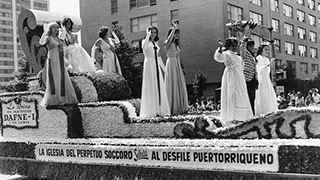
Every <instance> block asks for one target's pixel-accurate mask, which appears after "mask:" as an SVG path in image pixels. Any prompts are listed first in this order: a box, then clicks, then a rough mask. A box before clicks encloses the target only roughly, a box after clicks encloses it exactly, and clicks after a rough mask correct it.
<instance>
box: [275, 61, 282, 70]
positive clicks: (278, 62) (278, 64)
mask: <svg viewBox="0 0 320 180" xmlns="http://www.w3.org/2000/svg"><path fill="white" fill-rule="evenodd" d="M276 69H282V61H281V59H276Z"/></svg>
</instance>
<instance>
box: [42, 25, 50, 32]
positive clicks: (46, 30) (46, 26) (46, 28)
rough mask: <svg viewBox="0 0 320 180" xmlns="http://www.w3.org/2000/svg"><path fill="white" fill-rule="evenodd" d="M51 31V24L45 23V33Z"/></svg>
mask: <svg viewBox="0 0 320 180" xmlns="http://www.w3.org/2000/svg"><path fill="white" fill-rule="evenodd" d="M49 29H50V27H49V24H48V23H44V24H43V31H45V32H48V31H49Z"/></svg>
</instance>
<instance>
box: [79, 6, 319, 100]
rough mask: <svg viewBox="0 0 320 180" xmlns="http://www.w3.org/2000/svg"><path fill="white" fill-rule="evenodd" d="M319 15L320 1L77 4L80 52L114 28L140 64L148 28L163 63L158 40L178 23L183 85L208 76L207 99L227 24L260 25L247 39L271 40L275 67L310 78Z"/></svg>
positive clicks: (216, 78) (217, 74) (215, 82)
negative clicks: (152, 30)
mask: <svg viewBox="0 0 320 180" xmlns="http://www.w3.org/2000/svg"><path fill="white" fill-rule="evenodd" d="M319 12H320V0H197V1H195V0H108V1H98V0H90V1H87V0H80V15H81V18H82V22H83V23H82V24H83V25H82V30H81V32H82V34H81V36H82V45H83V46H84V48H85V49H86V50H88V52H90V51H89V50H90V48H91V46H92V45H93V43H94V42H95V40H96V39H97V38H98V36H97V32H98V30H99V28H100V27H101V26H102V25H107V26H111V25H112V24H114V23H119V24H121V25H122V28H123V30H124V33H125V34H126V37H127V38H129V39H131V40H132V41H133V44H134V45H136V46H137V51H139V52H140V54H139V55H138V56H137V59H136V60H135V61H136V62H142V61H143V54H142V51H140V46H141V40H142V39H143V38H144V36H145V29H146V27H147V26H149V25H155V26H157V27H158V28H159V37H160V41H159V44H160V47H162V52H161V56H162V59H164V60H165V57H166V56H165V52H164V48H163V41H164V40H165V38H166V36H167V32H168V29H169V28H170V26H171V20H172V19H175V20H177V21H178V22H179V28H180V45H181V54H180V55H181V59H182V62H183V64H184V66H185V70H186V80H187V84H189V85H192V79H193V78H194V74H195V73H196V72H197V71H198V70H201V71H202V72H204V74H205V75H206V76H207V84H208V87H207V92H206V93H207V94H206V95H212V94H214V89H216V88H218V87H219V86H220V83H221V76H222V73H223V69H224V65H223V64H222V63H217V62H216V61H215V60H213V53H214V51H215V50H216V49H217V47H218V45H217V43H216V40H217V38H222V39H225V38H227V37H229V36H230V34H231V31H230V29H229V27H226V24H227V23H230V22H234V21H237V20H252V21H254V22H256V23H258V24H259V26H258V27H257V28H255V29H254V32H253V34H252V38H253V39H254V41H255V42H256V47H258V45H259V44H260V43H262V42H264V41H268V40H270V37H272V39H273V40H274V45H275V46H274V47H275V48H274V50H275V54H274V55H275V58H276V68H281V67H283V65H286V67H287V68H294V69H295V70H296V74H297V78H300V79H312V78H313V77H314V76H316V75H317V73H318V72H319V54H318V53H319V52H318V51H319V46H318V41H319V40H320V29H319V27H320V14H319ZM271 27H272V28H271Z"/></svg>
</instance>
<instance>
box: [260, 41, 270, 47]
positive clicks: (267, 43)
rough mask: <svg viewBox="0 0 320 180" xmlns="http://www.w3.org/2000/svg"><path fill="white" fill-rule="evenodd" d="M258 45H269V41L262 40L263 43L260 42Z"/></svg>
mask: <svg viewBox="0 0 320 180" xmlns="http://www.w3.org/2000/svg"><path fill="white" fill-rule="evenodd" d="M260 45H267V46H270V43H269V42H263V43H261V44H260Z"/></svg>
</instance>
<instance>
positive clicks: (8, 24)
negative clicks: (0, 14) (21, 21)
mask: <svg viewBox="0 0 320 180" xmlns="http://www.w3.org/2000/svg"><path fill="white" fill-rule="evenodd" d="M0 23H1V24H2V25H6V26H12V21H6V20H1V21H0Z"/></svg>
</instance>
